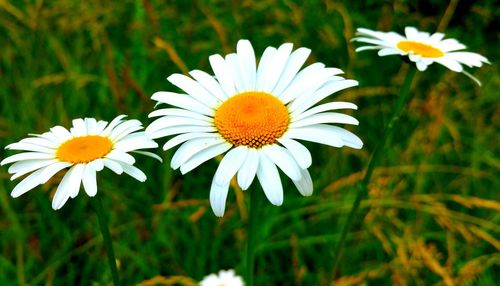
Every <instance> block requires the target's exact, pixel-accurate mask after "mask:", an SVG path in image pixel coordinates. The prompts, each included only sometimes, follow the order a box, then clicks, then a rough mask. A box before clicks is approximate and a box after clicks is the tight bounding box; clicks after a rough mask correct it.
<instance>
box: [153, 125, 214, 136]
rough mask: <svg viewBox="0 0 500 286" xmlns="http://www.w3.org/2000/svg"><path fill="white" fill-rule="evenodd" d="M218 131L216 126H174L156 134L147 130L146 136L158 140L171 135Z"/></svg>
mask: <svg viewBox="0 0 500 286" xmlns="http://www.w3.org/2000/svg"><path fill="white" fill-rule="evenodd" d="M215 131H217V129H216V128H215V127H214V126H211V127H206V126H195V125H181V126H173V127H168V128H163V129H160V130H158V131H155V132H149V131H148V130H147V129H146V134H147V136H148V137H149V138H151V139H157V138H161V137H166V136H170V135H176V134H180V133H189V132H215Z"/></svg>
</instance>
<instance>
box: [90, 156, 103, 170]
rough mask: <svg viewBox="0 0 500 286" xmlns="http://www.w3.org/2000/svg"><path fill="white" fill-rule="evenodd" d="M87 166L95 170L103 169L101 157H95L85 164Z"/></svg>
mask: <svg viewBox="0 0 500 286" xmlns="http://www.w3.org/2000/svg"><path fill="white" fill-rule="evenodd" d="M87 166H88V167H91V168H92V169H93V170H95V171H96V172H99V171H102V169H104V161H103V159H96V160H94V161H92V162H89V163H88V164H87Z"/></svg>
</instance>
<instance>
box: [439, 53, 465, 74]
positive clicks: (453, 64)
mask: <svg viewBox="0 0 500 286" xmlns="http://www.w3.org/2000/svg"><path fill="white" fill-rule="evenodd" d="M435 61H436V62H437V63H440V64H442V65H443V66H445V67H447V68H449V69H450V70H452V71H454V72H462V71H463V67H462V65H461V64H460V63H459V62H457V61H456V60H454V59H451V58H448V57H446V56H445V57H441V58H437V59H436V60H435Z"/></svg>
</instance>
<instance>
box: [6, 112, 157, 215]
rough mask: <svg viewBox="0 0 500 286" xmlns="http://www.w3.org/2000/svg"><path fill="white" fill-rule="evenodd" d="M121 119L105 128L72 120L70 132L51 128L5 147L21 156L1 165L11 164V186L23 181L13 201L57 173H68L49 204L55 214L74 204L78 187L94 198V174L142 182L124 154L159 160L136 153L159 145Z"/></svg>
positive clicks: (135, 124)
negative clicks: (123, 175)
mask: <svg viewBox="0 0 500 286" xmlns="http://www.w3.org/2000/svg"><path fill="white" fill-rule="evenodd" d="M124 118H125V116H124V115H121V116H118V117H116V118H115V119H113V121H111V122H110V123H109V124H108V122H106V121H97V120H95V119H94V118H85V119H75V120H73V127H72V128H71V129H70V130H67V129H66V128H64V127H62V126H55V127H52V128H51V129H50V131H48V132H45V133H43V134H40V135H34V136H32V137H28V138H25V139H22V140H21V141H19V142H17V143H13V144H10V145H8V146H7V147H6V149H10V150H21V151H25V152H23V153H19V154H16V155H12V156H10V157H7V158H5V159H4V160H3V161H2V162H1V163H0V165H5V164H12V165H11V166H10V167H9V169H8V171H9V173H11V174H12V177H11V180H14V179H16V178H19V177H21V176H24V175H27V176H26V178H24V179H23V180H22V181H21V182H20V183H19V184H17V185H16V187H15V188H14V190H12V193H11V195H12V196H13V197H18V196H20V195H22V194H24V193H26V192H28V191H29V190H31V189H33V188H35V187H36V186H38V185H41V184H45V183H46V182H48V181H49V180H50V178H52V177H53V176H54V175H55V174H57V173H58V172H59V171H61V170H63V169H66V168H69V170H68V171H67V172H66V174H65V175H64V176H63V178H62V180H61V182H60V183H59V186H58V187H57V190H56V193H55V195H54V198H53V200H52V208H53V209H55V210H57V209H60V208H61V207H62V206H63V205H64V204H65V203H66V201H67V200H68V199H69V198H74V197H76V196H77V195H78V193H79V191H80V185H81V184H83V188H84V189H85V192H86V193H87V194H88V195H89V196H91V197H92V196H95V195H96V193H97V182H96V173H97V172H98V171H101V170H102V169H103V168H104V167H107V168H109V169H111V170H112V171H113V172H115V173H116V174H121V173H126V174H128V175H130V176H132V177H134V178H135V179H137V180H139V181H141V182H143V181H145V180H146V175H145V174H144V173H143V172H142V171H141V170H139V169H138V168H136V167H134V166H133V165H134V163H135V159H134V157H132V156H131V155H130V154H129V152H137V153H140V154H144V155H148V156H151V157H154V158H157V159H159V160H161V159H160V158H159V157H158V156H157V155H155V154H153V153H150V152H144V151H139V150H140V149H147V148H156V147H158V144H157V143H156V142H154V141H153V140H151V139H149V138H148V137H146V135H145V134H144V132H142V131H140V132H138V131H139V130H141V129H142V128H143V127H142V124H141V122H139V121H138V120H124Z"/></svg>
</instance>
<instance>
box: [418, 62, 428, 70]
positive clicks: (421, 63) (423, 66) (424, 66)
mask: <svg viewBox="0 0 500 286" xmlns="http://www.w3.org/2000/svg"><path fill="white" fill-rule="evenodd" d="M417 69H418V70H419V71H425V70H426V69H427V65H426V64H425V63H424V62H423V61H417Z"/></svg>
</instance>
